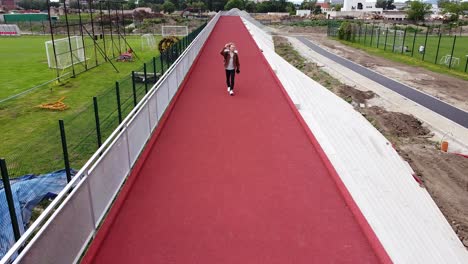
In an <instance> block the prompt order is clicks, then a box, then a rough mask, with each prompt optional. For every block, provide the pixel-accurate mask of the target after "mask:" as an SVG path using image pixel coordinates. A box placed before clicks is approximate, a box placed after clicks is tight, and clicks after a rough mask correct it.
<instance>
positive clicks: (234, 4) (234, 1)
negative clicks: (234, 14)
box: [224, 0, 244, 10]
mask: <svg viewBox="0 0 468 264" xmlns="http://www.w3.org/2000/svg"><path fill="white" fill-rule="evenodd" d="M233 8H239V9H244V3H243V2H242V1H241V0H229V1H228V2H227V3H226V5H225V6H224V10H231V9H233Z"/></svg>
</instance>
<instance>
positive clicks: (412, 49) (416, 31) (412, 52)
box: [411, 26, 418, 57]
mask: <svg viewBox="0 0 468 264" xmlns="http://www.w3.org/2000/svg"><path fill="white" fill-rule="evenodd" d="M417 34H418V26H416V29H415V30H414V37H413V47H412V48H411V57H413V55H414V43H415V42H416V35H417Z"/></svg>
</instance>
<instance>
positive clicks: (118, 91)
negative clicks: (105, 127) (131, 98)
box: [115, 82, 122, 124]
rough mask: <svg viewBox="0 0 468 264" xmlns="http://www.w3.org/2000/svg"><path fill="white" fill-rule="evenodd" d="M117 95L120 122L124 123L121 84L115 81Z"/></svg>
mask: <svg viewBox="0 0 468 264" xmlns="http://www.w3.org/2000/svg"><path fill="white" fill-rule="evenodd" d="M115 95H116V97H117V111H118V113H119V124H122V106H121V105H120V86H119V82H115Z"/></svg>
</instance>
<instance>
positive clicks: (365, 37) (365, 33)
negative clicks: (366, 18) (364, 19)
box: [364, 24, 367, 46]
mask: <svg viewBox="0 0 468 264" xmlns="http://www.w3.org/2000/svg"><path fill="white" fill-rule="evenodd" d="M366 44H367V24H366V27H365V29H364V46H365V45H366Z"/></svg>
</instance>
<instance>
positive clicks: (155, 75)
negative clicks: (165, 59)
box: [153, 57, 158, 83]
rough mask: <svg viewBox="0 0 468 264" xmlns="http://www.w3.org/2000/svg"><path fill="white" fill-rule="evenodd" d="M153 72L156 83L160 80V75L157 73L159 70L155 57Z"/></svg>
mask: <svg viewBox="0 0 468 264" xmlns="http://www.w3.org/2000/svg"><path fill="white" fill-rule="evenodd" d="M153 74H154V82H155V83H156V82H157V81H158V75H157V70H156V58H155V57H153Z"/></svg>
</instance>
